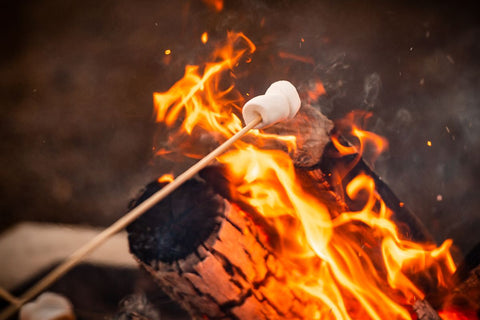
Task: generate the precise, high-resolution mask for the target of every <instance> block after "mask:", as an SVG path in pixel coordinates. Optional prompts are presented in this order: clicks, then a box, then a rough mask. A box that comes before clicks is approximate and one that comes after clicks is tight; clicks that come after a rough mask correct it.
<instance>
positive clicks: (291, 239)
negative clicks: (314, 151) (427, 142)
mask: <svg viewBox="0 0 480 320" xmlns="http://www.w3.org/2000/svg"><path fill="white" fill-rule="evenodd" d="M209 2H210V1H209ZM254 51H255V46H254V44H253V43H252V42H251V41H250V40H249V39H248V38H247V37H246V36H245V35H243V34H242V33H229V34H228V39H227V44H226V45H225V46H223V47H221V48H219V49H217V50H215V52H214V53H213V56H212V61H214V62H211V63H207V64H205V65H204V66H187V67H186V69H185V75H184V77H183V78H182V79H180V80H179V81H178V82H177V83H175V84H174V85H173V86H172V87H171V88H170V90H168V91H167V92H164V93H155V94H154V102H155V110H156V120H157V121H158V122H160V123H162V124H163V125H164V126H165V127H166V128H168V129H169V130H171V131H169V132H170V136H169V144H168V146H167V148H158V149H159V150H160V151H158V152H157V155H168V154H170V153H172V152H173V153H176V154H183V155H185V156H187V157H201V156H202V154H197V153H194V152H192V150H191V149H192V146H193V145H194V143H192V142H190V143H186V141H189V140H188V139H191V138H190V137H193V138H195V137H198V136H201V137H202V136H203V135H199V134H198V132H201V133H202V134H206V135H208V136H209V137H210V138H211V139H213V140H215V141H217V142H220V141H222V140H225V139H227V138H228V137H230V136H232V135H233V134H234V133H235V132H237V131H238V130H240V129H241V127H242V121H241V120H240V118H239V117H238V114H240V110H241V108H240V106H241V105H242V104H243V102H244V99H243V96H242V95H241V94H240V93H239V92H238V91H237V90H236V89H235V87H234V85H233V79H232V78H228V74H231V72H232V69H233V68H234V67H235V66H236V65H238V64H239V63H244V62H245V61H247V60H248V59H250V55H251V54H252V53H253V52H254ZM281 56H283V57H284V58H289V59H297V60H300V61H303V62H306V63H310V62H311V60H310V58H305V57H297V56H293V55H290V54H286V53H282V54H281ZM229 72H230V73H229ZM316 87H317V92H318V93H319V94H321V93H323V92H324V88H323V85H321V83H318V84H317V85H316ZM359 119H363V118H361V117H359V114H358V113H352V114H350V115H349V116H348V117H347V119H345V120H344V121H343V123H340V125H341V126H343V127H348V128H350V130H349V131H350V135H351V137H352V138H353V140H354V141H358V142H357V143H355V144H354V145H345V144H344V143H342V142H341V141H340V139H339V137H332V142H333V143H334V145H335V147H336V149H337V150H338V151H339V156H341V155H355V157H356V158H357V160H358V159H360V157H361V155H362V153H363V152H364V149H365V146H368V145H374V146H375V150H376V151H375V152H374V154H373V158H375V157H376V156H378V154H380V152H381V151H382V150H384V149H385V148H386V147H387V142H386V141H385V140H384V139H383V138H381V137H379V136H376V135H374V134H372V133H369V132H366V131H364V130H362V129H361V126H359V124H358V122H359V121H358V120H359ZM266 139H279V140H281V141H283V145H284V146H285V149H288V148H294V147H295V146H294V144H295V139H294V137H289V136H277V135H267V134H264V133H262V132H261V131H258V130H256V131H253V132H252V134H250V135H249V137H247V139H245V141H244V142H239V143H236V144H235V146H234V149H233V150H231V151H230V152H228V153H226V154H224V155H223V156H221V157H219V158H218V161H219V162H221V163H223V164H224V165H225V166H226V168H227V169H228V177H229V179H230V185H231V188H232V189H233V191H234V192H232V194H233V195H234V197H236V198H235V199H233V200H237V201H240V202H243V203H248V204H250V205H251V206H252V207H253V208H255V210H256V211H257V212H258V214H261V215H262V216H263V217H264V218H265V219H266V220H267V222H268V223H269V224H270V225H271V226H272V227H273V228H275V229H276V230H277V232H278V234H280V236H281V238H280V239H279V243H276V244H275V250H276V254H277V255H278V258H279V259H280V260H281V261H282V263H283V264H284V265H285V267H286V268H287V269H288V270H289V274H288V276H287V277H286V279H285V285H288V286H291V287H296V288H298V289H302V290H303V291H304V292H305V294H307V295H310V296H312V297H314V299H315V301H317V304H316V308H315V309H314V310H311V312H310V311H309V319H366V318H368V319H378V320H382V319H411V315H410V313H409V311H408V310H409V308H408V306H411V305H412V304H413V303H414V301H415V300H416V299H423V298H424V293H423V292H422V291H421V290H420V289H419V288H418V287H417V285H416V284H415V282H414V280H412V277H411V276H412V275H416V276H418V275H420V274H423V275H424V276H425V277H433V278H434V281H435V283H437V284H438V285H439V286H447V285H448V279H449V277H450V275H451V274H452V273H453V272H454V270H455V265H454V263H453V260H452V258H451V255H450V253H449V248H450V246H451V245H452V242H451V241H450V240H447V241H445V242H444V243H443V244H442V245H441V246H439V247H436V246H434V245H431V244H428V245H427V244H418V243H414V242H412V241H409V240H406V239H404V237H402V235H401V234H400V232H399V230H398V227H397V226H396V225H395V223H394V222H393V221H392V220H390V217H391V215H392V212H391V211H390V209H389V208H388V207H387V206H386V205H385V203H384V202H383V201H382V199H381V198H380V196H379V194H378V193H377V192H376V189H375V182H374V181H373V180H372V178H370V177H369V176H367V175H362V174H361V175H359V176H357V177H356V178H354V179H353V180H352V181H351V182H350V183H349V184H348V186H347V187H346V190H345V192H346V194H347V195H348V197H349V198H350V199H361V201H362V203H364V205H363V208H361V209H360V210H358V211H346V212H334V211H333V210H332V209H331V208H329V207H328V206H327V205H326V204H324V203H322V202H321V201H320V200H319V199H317V198H316V197H315V196H314V195H312V194H310V193H309V192H307V191H305V190H304V188H303V187H302V181H301V180H300V178H299V177H297V175H296V173H295V168H294V165H293V163H292V160H291V159H290V157H289V155H288V153H287V152H285V151H281V150H265V149H262V146H263V145H264V143H263V142H264V141H265V140H266ZM195 143H198V142H197V141H196V142H195ZM348 169H349V168H343V169H341V170H339V172H338V173H337V174H338V176H339V177H340V178H341V177H343V176H344V175H345V174H346V170H348ZM171 178H172V177H169V178H168V179H171ZM160 179H162V181H164V180H163V179H166V176H163V177H162V178H160ZM167 181H168V180H167ZM401 206H403V203H401ZM444 319H457V318H455V317H451V316H445V317H444ZM458 319H461V318H458Z"/></svg>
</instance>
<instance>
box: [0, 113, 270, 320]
mask: <svg viewBox="0 0 480 320" xmlns="http://www.w3.org/2000/svg"><path fill="white" fill-rule="evenodd" d="M260 122H262V118H261V117H260V116H258V118H257V119H255V120H254V121H252V122H250V123H249V124H247V125H246V126H245V127H244V128H243V129H242V130H240V131H239V132H237V133H236V134H235V135H233V136H232V137H231V138H230V139H228V140H227V141H225V142H224V143H222V144H221V145H220V146H218V147H217V148H216V149H215V150H213V151H212V152H210V153H209V154H208V155H207V156H205V157H204V158H203V159H201V160H200V161H198V162H197V163H196V164H194V165H193V166H191V167H190V168H189V169H188V170H186V171H185V172H183V173H182V174H181V175H179V176H178V177H177V178H176V179H175V180H173V181H172V182H170V183H169V184H167V185H166V186H165V187H164V188H163V189H161V190H159V191H158V192H156V193H154V194H153V195H152V196H151V197H150V198H148V199H146V200H145V201H143V202H142V203H141V204H139V205H138V206H137V207H135V208H134V209H132V210H131V211H130V212H128V213H127V214H125V215H124V216H123V217H121V218H120V219H118V220H117V221H116V222H115V223H113V224H112V225H111V226H110V227H108V228H107V229H105V230H103V231H102V232H101V233H99V234H98V235H97V236H96V237H94V238H93V239H92V240H90V241H89V242H87V243H86V244H85V245H83V246H82V247H80V248H78V249H77V250H76V251H75V252H74V253H73V254H72V255H71V256H70V257H69V258H67V259H66V260H65V261H64V262H62V263H61V264H60V265H58V266H57V267H56V268H55V269H53V270H52V271H51V272H50V273H48V274H47V275H46V276H45V277H44V278H43V279H41V280H40V281H38V282H37V283H36V284H35V285H33V286H32V287H31V288H30V289H29V290H27V291H26V292H25V293H24V294H23V295H22V296H21V297H20V298H19V299H18V303H17V304H12V305H10V306H9V307H8V308H6V309H5V310H3V311H2V313H1V314H0V320H6V319H8V318H9V317H10V316H12V315H13V314H14V313H15V312H16V311H17V310H18V309H19V308H20V307H21V306H22V305H23V304H25V303H26V302H27V301H29V300H30V299H32V298H34V297H35V296H36V295H38V294H39V293H40V292H42V291H43V290H45V289H46V288H47V287H48V286H50V285H51V284H52V283H54V282H55V281H56V280H57V279H58V278H60V277H62V276H63V275H64V274H65V273H67V272H68V271H69V270H70V269H72V268H73V267H75V266H76V265H77V264H78V263H79V262H80V261H81V260H82V259H83V258H84V257H85V256H87V255H88V254H90V253H91V252H92V251H93V250H95V249H96V248H97V247H99V246H100V245H102V244H103V243H104V242H105V241H107V240H108V239H109V238H110V237H111V236H113V235H114V234H116V233H117V232H119V231H121V230H122V229H123V228H125V227H126V226H128V225H129V224H130V223H132V222H133V221H134V220H135V219H137V218H138V217H140V216H141V215H142V214H143V213H145V212H146V211H147V210H148V209H150V208H151V207H153V206H154V205H155V204H156V203H157V202H159V201H160V200H162V199H164V198H165V197H166V196H168V195H169V194H170V193H171V192H173V191H174V190H175V189H177V188H178V187H179V186H180V185H182V184H183V183H184V182H185V181H187V180H189V179H191V178H192V177H193V176H194V175H195V174H197V173H198V172H199V171H200V170H202V169H203V168H205V167H206V166H207V165H208V164H209V163H210V162H211V161H213V160H214V159H215V158H216V157H218V156H219V155H221V154H222V153H224V152H225V151H226V150H227V149H228V148H229V147H230V146H231V145H232V144H233V143H234V142H235V141H237V140H238V139H240V138H241V137H243V136H244V135H245V134H246V133H247V132H248V131H250V129H252V128H254V127H255V126H256V125H258V124H259V123H260Z"/></svg>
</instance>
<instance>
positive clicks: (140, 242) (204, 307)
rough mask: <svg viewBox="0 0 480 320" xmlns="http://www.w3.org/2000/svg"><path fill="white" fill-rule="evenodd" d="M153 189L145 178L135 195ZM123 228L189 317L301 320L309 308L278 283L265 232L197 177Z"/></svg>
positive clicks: (309, 302)
mask: <svg viewBox="0 0 480 320" xmlns="http://www.w3.org/2000/svg"><path fill="white" fill-rule="evenodd" d="M160 188H161V184H159V183H158V182H153V183H151V184H149V185H148V186H147V189H146V191H145V192H144V193H143V194H142V195H141V196H140V198H139V199H138V200H137V201H138V202H141V201H142V200H143V199H145V197H148V195H149V194H151V193H152V192H155V191H157V190H158V189H160ZM127 231H128V232H129V242H130V249H131V252H132V253H133V254H134V255H135V256H136V258H137V260H138V262H139V263H140V264H141V265H142V266H143V267H144V268H145V269H146V270H148V271H149V272H150V273H151V274H152V276H153V278H154V279H155V280H156V281H158V283H159V284H160V286H161V287H162V288H163V289H164V290H165V291H166V293H167V294H169V295H170V296H171V297H172V299H174V300H176V301H177V302H179V303H180V304H181V305H183V307H184V308H185V309H186V310H187V311H188V312H189V313H190V314H191V316H192V317H193V318H194V319H205V318H208V319H307V318H311V317H312V315H313V314H314V312H315V310H316V305H315V302H314V299H312V298H311V297H309V296H307V295H306V294H305V293H303V292H300V291H299V290H295V289H292V288H289V287H287V286H286V285H285V275H286V274H287V271H286V270H285V268H284V266H283V265H282V264H281V263H280V262H279V261H278V260H277V258H276V255H275V253H274V252H272V250H270V249H269V245H268V243H269V241H268V238H267V237H266V234H265V233H261V232H259V228H258V227H257V226H256V225H255V223H254V222H253V221H252V219H251V218H250V217H249V216H248V214H247V213H245V212H244V211H243V210H242V209H240V208H239V207H238V206H236V205H234V204H232V203H230V202H229V201H228V200H226V199H225V198H223V197H222V196H220V195H219V194H217V193H216V192H215V191H214V190H213V189H212V188H211V187H210V186H209V185H207V184H206V183H205V182H203V181H199V180H190V181H188V182H187V183H186V184H184V185H183V186H182V187H180V188H179V189H178V190H177V191H176V192H174V193H173V194H172V195H171V196H169V197H168V198H167V199H165V200H164V201H163V202H162V203H160V204H159V205H158V206H156V207H153V208H152V209H151V210H150V211H149V212H147V213H146V214H145V215H144V216H142V217H141V218H139V219H138V220H137V221H136V222H135V223H133V224H132V225H130V226H129V227H128V229H127Z"/></svg>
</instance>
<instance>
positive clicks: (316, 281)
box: [127, 32, 478, 320]
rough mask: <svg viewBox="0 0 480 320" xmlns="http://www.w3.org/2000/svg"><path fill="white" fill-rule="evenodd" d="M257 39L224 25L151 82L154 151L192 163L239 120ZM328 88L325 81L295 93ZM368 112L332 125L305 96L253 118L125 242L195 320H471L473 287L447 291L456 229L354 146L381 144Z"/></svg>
mask: <svg viewBox="0 0 480 320" xmlns="http://www.w3.org/2000/svg"><path fill="white" fill-rule="evenodd" d="M203 38H205V39H207V36H202V41H203ZM205 41H206V40H205ZM255 50H256V48H255V45H254V44H253V43H252V41H250V40H249V39H248V37H247V36H245V35H244V34H242V33H233V32H232V33H229V34H228V36H227V40H226V43H225V44H224V45H222V46H220V47H218V48H217V49H216V50H215V51H214V52H213V53H212V56H211V60H210V62H208V63H205V64H204V65H198V66H187V67H186V68H185V74H184V77H183V78H182V79H180V80H179V81H178V82H177V83H175V84H174V85H173V86H172V87H171V88H170V89H169V90H168V91H166V92H162V93H155V94H154V103H155V116H156V120H157V122H158V123H159V136H157V140H156V142H155V146H154V150H155V155H156V157H157V160H158V161H164V160H168V161H170V162H174V163H176V164H177V166H176V168H177V169H178V168H180V167H182V166H188V165H189V164H191V163H192V161H193V160H196V159H201V158H202V157H204V156H205V155H206V154H207V153H208V152H209V151H211V150H213V149H214V148H215V147H216V146H217V145H218V144H220V143H222V142H224V141H226V140H228V139H229V138H231V137H232V136H234V135H235V134H236V133H237V132H239V131H240V130H242V126H243V124H242V120H241V119H242V117H241V112H242V107H241V106H242V105H244V103H245V102H246V101H248V100H250V98H251V96H253V95H252V93H250V92H244V93H243V92H240V91H238V90H237V88H236V87H235V77H236V76H235V72H236V69H237V68H238V67H239V66H244V65H247V64H248V63H249V62H250V61H251V59H254V56H253V53H254V52H255ZM266 86H267V85H266ZM324 93H325V90H324V88H323V86H322V85H321V83H317V85H316V86H315V88H314V90H313V91H309V92H300V94H301V96H302V97H310V98H311V97H318V95H319V94H324ZM304 100H305V98H304ZM367 118H368V114H362V113H358V112H357V113H351V114H350V115H349V116H348V117H347V118H345V119H343V120H341V121H338V122H337V123H336V125H335V126H334V125H333V123H332V122H331V121H330V120H329V119H327V118H326V117H325V116H324V115H323V114H321V112H320V111H319V110H318V109H317V108H315V107H314V106H311V105H309V104H308V103H307V104H305V103H303V105H302V107H301V109H300V111H299V114H298V115H297V116H296V117H295V118H293V119H291V120H288V121H284V122H282V123H279V124H277V125H274V126H271V127H269V128H265V129H262V130H257V129H253V130H250V131H249V132H248V133H247V135H246V136H245V137H244V138H243V139H242V140H241V141H240V140H238V141H236V142H235V143H233V147H232V148H230V149H229V150H228V151H227V152H226V153H224V154H223V155H220V156H218V157H216V161H215V162H214V163H213V164H211V165H210V166H208V167H207V168H205V169H203V170H202V171H201V172H200V173H199V174H198V175H197V176H195V177H193V178H192V179H190V180H188V181H187V182H186V183H185V184H184V185H182V186H181V187H179V188H178V189H177V190H176V191H174V192H173V193H172V194H171V195H169V196H168V197H167V198H166V199H165V200H163V201H161V202H160V203H159V204H157V205H155V206H154V207H153V208H151V209H150V210H149V211H148V212H147V213H146V214H145V215H143V216H142V217H140V218H139V219H138V220H137V221H135V222H134V223H133V224H131V225H130V226H129V227H128V229H127V230H128V232H129V241H130V248H131V252H132V253H133V254H134V255H135V257H136V258H137V260H138V261H139V263H140V264H141V265H142V266H143V267H144V268H145V269H146V270H148V271H149V272H150V273H151V274H152V276H153V278H154V279H155V280H156V281H157V282H158V283H159V284H160V286H161V287H162V288H163V290H165V292H167V293H168V294H169V295H170V296H171V297H172V298H173V299H174V300H176V301H178V302H179V303H180V304H181V305H182V306H183V307H184V308H185V309H186V310H188V312H189V313H190V314H191V316H192V317H193V318H195V319H417V318H419V319H440V318H439V315H440V317H441V318H442V319H444V320H445V319H475V314H474V312H475V310H476V308H478V303H477V305H475V303H474V302H473V301H474V300H468V299H467V300H465V301H467V303H462V305H457V304H456V303H454V302H452V301H453V300H454V299H453V298H452V294H451V293H452V292H453V291H454V289H455V286H457V284H456V283H455V281H454V280H453V277H452V275H453V274H454V272H455V270H456V266H455V264H454V262H453V259H452V256H451V254H450V248H451V246H452V241H451V240H445V241H444V242H443V243H442V244H441V245H440V246H437V245H435V244H434V242H433V240H432V238H431V236H430V235H429V234H428V231H427V230H426V229H425V228H424V227H423V225H422V224H421V223H420V222H419V221H418V219H416V218H415V216H414V215H413V214H412V213H411V212H410V211H408V209H407V208H406V206H405V205H404V203H402V202H401V201H400V200H398V199H397V198H396V197H395V195H394V194H393V193H392V192H391V191H390V189H389V188H388V186H386V185H385V184H384V183H383V182H382V181H381V180H380V179H379V177H378V176H377V175H376V174H375V173H374V172H373V171H372V169H371V167H370V166H369V165H367V164H366V162H365V161H364V159H363V158H362V156H363V155H364V152H365V150H368V151H369V154H371V155H373V156H372V159H373V158H374V157H375V156H377V155H378V154H379V153H380V152H381V151H382V150H383V149H385V148H386V147H387V142H386V141H385V140H384V139H383V138H381V137H379V136H377V135H375V134H373V133H370V132H367V131H365V130H363V129H362V127H361V125H360V124H361V123H362V122H363V121H365V120H366V119H367ZM165 137H166V138H165ZM176 174H177V172H164V175H162V176H161V177H160V178H159V179H158V180H157V181H155V182H152V183H151V184H149V185H148V186H147V188H146V190H145V191H144V192H143V193H142V194H141V195H140V196H139V197H138V198H137V200H136V202H135V203H133V205H132V206H133V207H134V206H136V205H138V204H140V203H142V202H143V201H144V200H146V199H147V198H149V197H150V196H151V195H152V194H154V193H155V192H157V191H158V190H160V189H162V188H163V187H164V186H166V185H168V183H169V182H170V181H172V180H173V178H174V177H175V175H176ZM465 290H466V289H465ZM457 291H458V290H457ZM447 301H449V302H448V303H447ZM465 301H463V302H465Z"/></svg>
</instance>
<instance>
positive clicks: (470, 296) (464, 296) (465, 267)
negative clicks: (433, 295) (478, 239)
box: [442, 243, 480, 319]
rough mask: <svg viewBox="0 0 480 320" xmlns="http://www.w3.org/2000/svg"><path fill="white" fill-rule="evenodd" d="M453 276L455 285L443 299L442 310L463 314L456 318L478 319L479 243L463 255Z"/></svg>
mask: <svg viewBox="0 0 480 320" xmlns="http://www.w3.org/2000/svg"><path fill="white" fill-rule="evenodd" d="M453 278H454V280H455V287H454V289H453V290H452V291H451V292H449V293H448V294H447V295H446V297H445V298H444V299H443V300H444V301H443V306H442V310H443V312H445V313H457V314H460V315H462V316H463V317H460V316H459V317H458V319H480V243H478V244H477V245H476V246H475V247H474V248H473V249H472V250H471V251H470V252H469V253H468V254H467V255H466V256H465V258H464V261H463V262H462V263H461V264H460V266H459V267H458V269H457V271H456V272H455V274H454V277H453Z"/></svg>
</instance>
